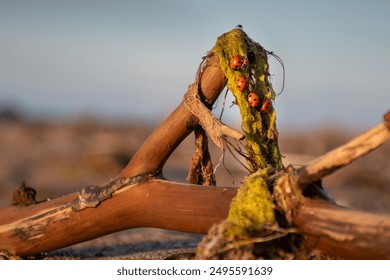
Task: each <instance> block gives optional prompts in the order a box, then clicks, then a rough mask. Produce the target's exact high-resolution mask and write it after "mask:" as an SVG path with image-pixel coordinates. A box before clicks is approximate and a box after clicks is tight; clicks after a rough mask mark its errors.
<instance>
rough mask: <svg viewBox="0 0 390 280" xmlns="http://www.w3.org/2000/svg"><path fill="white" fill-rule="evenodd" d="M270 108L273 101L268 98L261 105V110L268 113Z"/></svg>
mask: <svg viewBox="0 0 390 280" xmlns="http://www.w3.org/2000/svg"><path fill="white" fill-rule="evenodd" d="M269 108H271V103H270V102H269V100H268V99H266V100H264V102H263V105H262V106H261V109H260V112H261V113H267V112H268V110H269Z"/></svg>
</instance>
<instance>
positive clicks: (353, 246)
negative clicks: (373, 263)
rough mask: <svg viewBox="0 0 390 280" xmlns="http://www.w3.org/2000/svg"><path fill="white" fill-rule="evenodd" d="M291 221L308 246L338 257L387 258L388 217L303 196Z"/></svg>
mask: <svg viewBox="0 0 390 280" xmlns="http://www.w3.org/2000/svg"><path fill="white" fill-rule="evenodd" d="M294 225H295V226H296V227H297V228H298V230H299V232H300V233H302V234H303V236H304V238H305V240H306V243H307V245H308V246H310V247H313V248H316V249H319V250H321V251H322V252H324V253H326V254H328V255H330V256H333V257H336V258H342V259H390V217H389V216H385V215H378V214H370V213H365V212H361V211H354V210H350V209H346V208H343V207H340V206H337V205H334V204H329V203H327V202H324V201H319V200H307V201H306V202H305V203H304V204H303V205H302V206H301V207H300V208H299V209H297V211H296V214H295V215H294Z"/></svg>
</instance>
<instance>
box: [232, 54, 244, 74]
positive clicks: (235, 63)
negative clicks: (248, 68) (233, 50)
mask: <svg viewBox="0 0 390 280" xmlns="http://www.w3.org/2000/svg"><path fill="white" fill-rule="evenodd" d="M242 63H243V61H242V60H241V57H240V56H239V55H238V54H236V55H235V56H233V57H232V58H231V59H230V68H232V69H233V70H234V71H237V70H239V69H240V68H241V66H242Z"/></svg>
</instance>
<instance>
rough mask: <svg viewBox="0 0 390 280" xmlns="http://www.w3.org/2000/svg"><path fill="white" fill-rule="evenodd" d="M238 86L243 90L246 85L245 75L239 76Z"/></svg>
mask: <svg viewBox="0 0 390 280" xmlns="http://www.w3.org/2000/svg"><path fill="white" fill-rule="evenodd" d="M237 87H238V90H239V91H243V90H244V89H245V87H246V80H245V78H244V77H243V76H240V77H238V78H237Z"/></svg>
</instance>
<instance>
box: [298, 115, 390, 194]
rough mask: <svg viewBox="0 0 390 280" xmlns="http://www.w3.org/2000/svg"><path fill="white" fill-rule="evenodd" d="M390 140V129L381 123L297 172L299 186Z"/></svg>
mask: <svg viewBox="0 0 390 280" xmlns="http://www.w3.org/2000/svg"><path fill="white" fill-rule="evenodd" d="M389 139H390V128H389V126H388V125H387V124H386V123H381V124H379V125H377V126H375V127H373V128H372V129H370V130H368V131H367V132H365V133H363V134H362V135H360V136H358V137H356V138H354V139H352V140H351V141H349V142H348V143H346V144H344V145H342V146H340V147H338V148H336V149H334V150H332V151H330V152H328V153H326V154H325V155H323V156H321V157H319V158H317V159H315V160H313V161H312V162H310V163H308V164H306V165H305V166H303V167H301V168H299V169H298V170H297V175H298V185H300V186H301V187H305V186H307V185H310V184H312V183H314V182H317V181H318V180H320V179H322V178H323V177H325V176H327V175H329V174H331V173H333V172H335V171H336V170H338V169H340V168H341V167H344V166H346V165H348V164H350V163H351V162H353V161H354V160H356V159H357V158H359V157H361V156H363V155H365V154H367V153H369V152H371V151H372V150H374V149H376V148H378V147H379V146H381V145H382V144H383V143H385V142H386V141H388V140H389Z"/></svg>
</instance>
